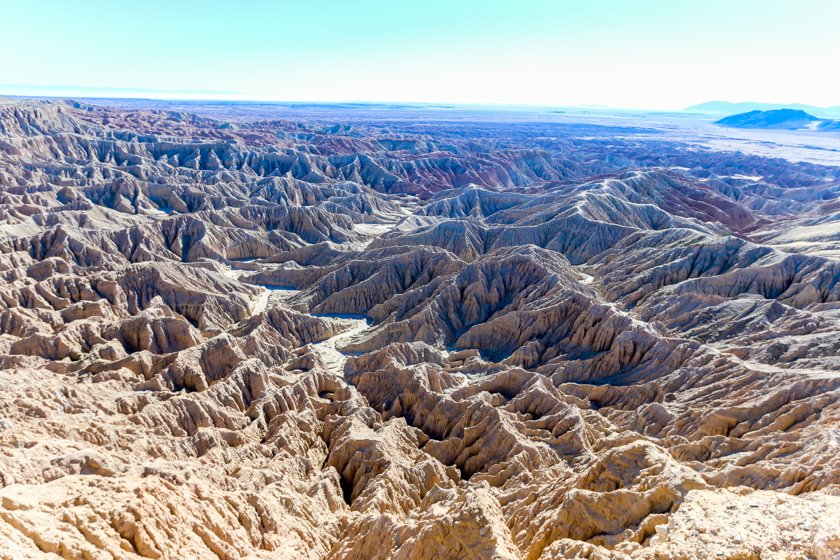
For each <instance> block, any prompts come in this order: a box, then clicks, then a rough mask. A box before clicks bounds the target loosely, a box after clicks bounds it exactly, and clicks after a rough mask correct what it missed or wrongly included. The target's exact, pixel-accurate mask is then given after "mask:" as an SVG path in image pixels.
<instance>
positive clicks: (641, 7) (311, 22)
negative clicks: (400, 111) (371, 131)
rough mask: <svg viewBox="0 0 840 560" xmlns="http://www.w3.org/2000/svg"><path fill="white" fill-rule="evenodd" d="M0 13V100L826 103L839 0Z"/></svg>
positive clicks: (346, 1)
mask: <svg viewBox="0 0 840 560" xmlns="http://www.w3.org/2000/svg"><path fill="white" fill-rule="evenodd" d="M0 14H2V19H3V31H2V33H0V94H3V93H6V94H15V93H23V94H27V93H43V92H56V93H59V94H60V93H66V94H69V95H77V96H81V95H82V94H84V93H87V94H90V93H100V94H104V95H110V96H113V97H120V96H132V95H140V96H144V97H168V98H190V97H197V98H214V99H220V98H238V99H265V100H269V99H273V100H309V101H349V100H357V101H362V100H364V101H427V102H454V103H504V104H535V105H557V106H560V105H576V104H604V105H610V106H615V107H630V108H659V109H677V108H682V107H685V106H687V105H691V104H694V103H699V102H702V101H707V100H711V99H725V100H730V101H746V100H753V101H767V102H794V101H795V102H802V103H810V104H814V105H824V106H827V105H838V104H840V72H838V62H839V61H840V28H838V22H840V0H810V1H809V0H796V1H793V0H790V1H781V0H778V1H773V0H761V1H759V0H726V1H724V0H702V1H699V0H698V1H690V0H565V1H564V0H516V1H500V0H481V1H478V0H445V1H444V0H427V1H424V2H410V1H402V2H400V1H391V2H386V1H380V0H355V1H354V0H298V1H294V2H292V1H273V2H272V1H268V0H265V1H260V0H238V1H235V2H228V1H222V0H143V1H136V2H120V1H116V0H76V1H72V2H71V1H69V0H53V1H46V0H42V1H39V0H0ZM33 86H39V87H33ZM43 86H49V87H51V89H43ZM54 86H61V87H58V88H55V87H54ZM66 86H73V87H74V88H84V89H73V88H67V87H66ZM105 88H118V89H116V90H110V89H105Z"/></svg>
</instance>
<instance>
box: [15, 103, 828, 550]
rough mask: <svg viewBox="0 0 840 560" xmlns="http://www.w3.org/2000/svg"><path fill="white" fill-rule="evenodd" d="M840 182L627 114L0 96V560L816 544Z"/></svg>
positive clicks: (824, 502)
mask: <svg viewBox="0 0 840 560" xmlns="http://www.w3.org/2000/svg"><path fill="white" fill-rule="evenodd" d="M217 116H218V115H217ZM838 192H840V168H838V167H831V166H821V165H815V164H807V163H794V162H789V161H786V160H784V159H781V158H763V157H759V156H749V155H744V154H738V153H732V152H720V151H714V150H712V149H711V148H701V147H698V145H697V144H691V145H689V144H683V143H681V142H680V141H676V140H671V139H668V137H667V135H665V134H664V133H663V134H651V133H650V131H644V135H637V136H634V135H633V131H631V130H628V129H610V128H609V127H595V126H584V125H579V126H572V125H562V126H561V125H555V124H550V123H539V122H527V123H511V122H500V123H494V122H492V121H491V122H485V121H483V122H475V123H463V122H455V121H451V122H450V121H441V122H436V121H425V120H424V121H412V120H406V121H399V120H396V119H395V120H388V121H382V122H378V121H373V120H365V119H355V120H353V121H352V122H347V123H344V122H342V123H334V122H324V121H322V120H318V119H315V118H303V117H300V118H298V119H297V120H285V119H284V120H277V119H274V120H271V119H267V120H260V121H254V122H251V121H245V120H241V119H240V120H236V121H235V122H233V123H232V122H231V121H222V120H216V119H213V118H209V117H202V116H196V115H192V114H186V113H179V112H171V111H170V112H168V111H147V110H128V109H116V108H101V107H93V106H87V105H83V104H79V103H68V102H16V103H3V104H0V278H2V282H0V387H2V388H3V390H2V391H0V486H2V487H1V488H0V556H1V557H3V558H14V559H23V558H96V559H99V558H125V559H137V558H224V559H235V558H254V559H255V558H266V559H267V558H272V559H275V558H293V559H295V560H299V559H303V558H306V559H331V560H337V559H355V558H358V559H369V558H378V559H383V560H384V559H393V558H398V559H406V560H407V559H416V560H420V559H432V558H497V559H517V560H519V559H523V560H524V559H528V560H538V559H539V560H549V559H559V558H590V559H593V560H594V559H604V560H606V559H610V560H620V559H631V558H632V559H649V560H653V559H657V560H661V559H674V560H676V559H706V558H721V559H732V560H735V559H739V560H740V559H748V558H755V559H758V558H762V559H767V558H776V559H783V558H785V559H787V558H802V559H806V558H807V559H814V558H815V559H820V560H827V559H831V558H836V557H837V556H838V555H840V459H838V457H840V400H838V396H840V304H838V300H840V261H838V260H837V259H836V256H837V254H838V250H840V246H839V245H838V244H839V243H840V241H838V239H840V237H838V236H840V229H838V226H837V224H840V219H838V217H839V216H840V206H838V203H837V202H836V201H837V194H838Z"/></svg>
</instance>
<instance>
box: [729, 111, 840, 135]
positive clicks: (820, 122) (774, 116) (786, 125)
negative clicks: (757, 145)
mask: <svg viewBox="0 0 840 560" xmlns="http://www.w3.org/2000/svg"><path fill="white" fill-rule="evenodd" d="M715 124H719V125H721V126H729V127H734V128H762V129H781V130H815V131H824V132H827V131H832V132H836V131H840V120H832V119H821V118H819V117H815V116H814V115H812V114H810V113H806V112H805V111H801V110H799V109H775V110H771V111H758V110H756V111H747V112H746V113H739V114H737V115H732V116H729V117H724V118H722V119H720V120H718V121H715Z"/></svg>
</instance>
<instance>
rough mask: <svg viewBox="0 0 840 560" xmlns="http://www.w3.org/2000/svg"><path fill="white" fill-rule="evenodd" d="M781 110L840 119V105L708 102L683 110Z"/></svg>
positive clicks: (724, 112) (720, 112)
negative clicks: (815, 105)
mask: <svg viewBox="0 0 840 560" xmlns="http://www.w3.org/2000/svg"><path fill="white" fill-rule="evenodd" d="M779 109H793V110H797V111H804V112H806V113H810V114H811V115H814V116H816V117H818V118H824V119H840V105H837V106H834V107H814V106H812V105H802V104H801V103H789V104H784V103H755V102H753V101H744V102H742V103H731V102H729V101H708V102H706V103H701V104H699V105H692V106H691V107H687V108H685V109H683V111H684V112H687V113H708V114H711V115H735V114H738V113H748V112H750V111H775V110H779Z"/></svg>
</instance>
